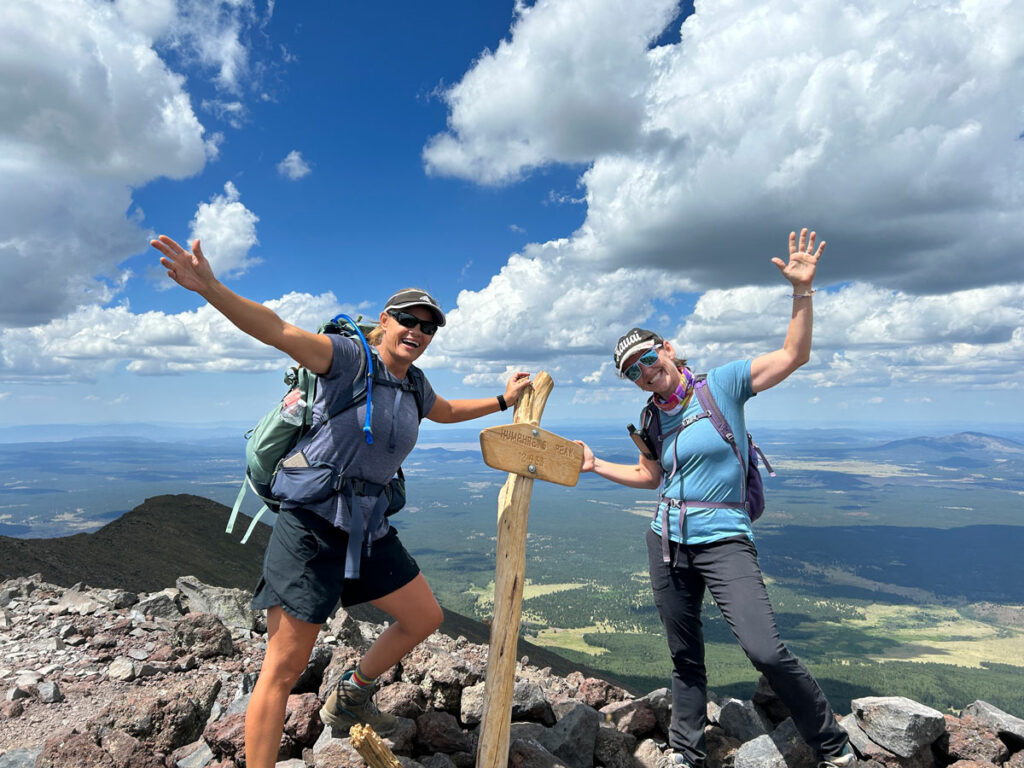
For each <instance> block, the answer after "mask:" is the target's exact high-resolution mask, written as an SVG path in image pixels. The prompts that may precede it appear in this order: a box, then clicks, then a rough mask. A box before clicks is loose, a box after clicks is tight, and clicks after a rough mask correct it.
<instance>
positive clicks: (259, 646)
mask: <svg viewBox="0 0 1024 768" xmlns="http://www.w3.org/2000/svg"><path fill="white" fill-rule="evenodd" d="M248 603H249V596H248V593H246V592H244V591H242V590H237V589H226V588H220V587H212V586H209V585H207V584H204V583H202V582H201V581H199V580H198V579H196V578H194V577H190V576H186V577H182V578H178V579H177V581H176V583H175V585H174V586H173V587H168V588H167V589H163V590H161V591H158V592H152V593H134V592H128V591H126V590H119V589H92V588H88V587H85V586H83V585H81V584H78V585H75V586H73V587H71V588H65V587H59V586H55V585H53V584H49V583H46V582H45V581H43V580H42V577H40V576H38V575H36V576H31V577H20V578H15V579H10V580H8V581H5V582H2V583H0V689H2V690H3V691H4V696H3V700H2V702H0V768H29V767H30V766H31V767H33V768H69V767H71V766H96V767H97V768H99V767H103V768H106V767H110V768H233V767H235V766H244V765H245V745H244V741H243V731H244V721H245V708H246V703H247V701H248V697H249V693H250V691H251V690H252V687H253V683H254V682H255V680H256V677H257V675H258V673H259V668H260V663H261V660H262V658H263V651H264V647H265V643H266V635H265V631H266V627H265V625H264V621H263V617H262V615H260V614H257V613H254V612H253V611H251V610H250V609H249V607H248ZM383 629H384V625H382V624H375V623H372V622H366V621H359V620H357V619H355V618H354V617H353V616H351V615H349V614H347V613H345V612H343V611H339V612H338V613H337V614H336V615H335V616H334V617H333V618H332V619H331V620H330V621H329V622H328V623H327V624H325V625H324V627H323V629H322V631H321V633H320V636H319V638H318V641H317V644H316V646H315V648H314V650H313V653H312V656H311V658H310V660H309V664H308V666H307V668H306V670H305V672H304V674H303V675H302V677H301V678H300V680H299V682H298V684H297V685H296V686H295V689H294V691H293V692H292V696H291V697H290V699H289V703H288V712H287V719H286V723H285V732H284V735H283V737H282V739H281V748H280V753H279V761H280V762H279V763H278V765H279V766H282V767H285V768H303V767H304V766H309V767H311V768H349V767H352V768H354V767H356V766H364V765H366V763H365V762H364V761H363V759H362V758H361V757H360V755H359V753H358V752H357V751H356V750H355V748H354V747H353V745H352V743H351V741H350V739H349V738H348V735H347V734H344V733H333V732H332V731H331V729H330V728H327V729H325V728H324V726H323V724H322V723H321V722H320V718H319V715H318V710H319V709H320V706H321V705H322V703H323V701H324V700H325V699H326V697H327V695H328V693H329V692H330V690H331V689H332V687H333V686H334V685H335V684H336V683H337V681H338V679H339V677H340V675H341V673H342V672H343V671H344V670H345V669H347V668H348V667H349V666H351V665H352V664H353V663H354V662H355V661H356V659H358V658H359V656H360V655H361V653H362V652H363V651H364V650H365V649H366V648H367V647H368V646H369V644H370V643H371V642H372V641H373V639H374V638H375V637H377V635H379V634H380V632H382V631H383ZM486 662H487V648H486V646H484V645H479V644H474V643H471V642H469V641H468V640H466V639H465V638H464V637H458V638H452V637H449V636H447V635H443V634H440V633H435V634H434V635H432V636H431V637H430V638H428V640H427V641H426V642H424V643H423V644H421V645H420V646H419V647H418V648H416V650H414V651H413V652H412V653H411V654H410V655H409V656H407V657H406V658H405V659H404V660H403V661H402V663H401V664H400V665H398V666H396V667H395V668H394V669H392V670H391V671H390V672H389V673H388V674H387V675H386V676H385V677H384V678H383V679H382V683H383V686H382V688H381V690H380V691H379V692H378V694H377V703H378V705H379V706H380V707H381V709H383V710H385V711H387V712H391V713H393V714H395V715H396V716H398V718H399V727H398V728H397V729H396V731H395V732H394V733H393V734H392V736H391V738H389V739H388V740H387V744H388V746H389V747H390V748H391V749H392V751H393V752H394V753H395V754H396V755H397V757H398V760H399V762H400V763H401V764H402V765H403V766H407V767H409V768H416V767H417V766H423V767H424V768H450V767H451V766H457V767H458V768H468V767H469V766H472V765H473V764H474V753H475V748H476V743H477V738H478V729H479V723H480V719H481V716H482V713H483V705H484V677H485V673H486ZM670 706H671V696H670V694H669V691H668V690H667V689H660V690H657V691H652V692H650V693H647V694H646V695H643V696H634V695H631V694H630V693H628V692H627V691H626V690H624V689H622V688H620V687H617V686H615V685H613V684H611V683H608V682H606V681H604V680H600V679H597V678H595V677H586V676H584V674H582V673H581V672H570V673H568V674H567V675H565V676H564V677H563V676H559V675H556V674H553V673H552V671H551V668H550V667H545V668H537V667H536V666H534V665H531V664H530V663H529V659H527V658H523V659H522V660H521V661H520V663H519V664H518V666H517V669H516V685H515V696H514V704H513V711H512V719H513V723H512V727H511V745H510V754H509V765H510V766H516V768H533V767H537V768H540V767H541V766H544V767H547V768H550V767H554V766H565V767H566V768H591V766H606V768H627V767H628V768H653V767H654V766H655V765H656V764H657V761H658V759H659V757H660V756H661V754H662V749H663V748H664V746H665V741H666V729H667V727H668V722H669V715H670ZM708 722H709V724H708V727H707V737H708V738H707V741H708V751H709V756H708V762H707V768H813V766H814V765H815V762H814V756H813V755H812V754H811V752H810V750H809V749H808V747H807V745H806V744H804V743H803V741H802V740H801V739H800V737H799V735H798V734H797V732H796V730H795V728H794V727H793V722H792V720H791V719H789V718H788V716H787V712H786V710H785V707H783V706H782V705H781V702H779V701H778V699H777V698H776V697H775V696H774V694H773V693H772V691H771V690H770V688H769V687H768V686H767V685H766V683H765V681H764V680H763V679H762V680H761V682H760V683H759V684H758V686H757V689H756V691H755V692H754V694H753V696H752V698H751V700H749V701H743V700H739V699H719V698H717V697H715V696H711V697H710V700H709V701H708ZM841 724H842V726H843V728H844V729H845V730H846V731H847V732H848V733H849V734H850V741H851V744H852V745H853V747H854V749H855V751H856V754H857V755H858V757H859V761H858V763H857V765H859V766H861V767H862V768H868V767H870V768H896V767H897V766H906V767H907V768H946V767H947V766H949V767H950V768H990V767H992V766H1003V767H1004V768H1024V720H1021V719H1020V718H1017V717H1014V716H1012V715H1010V714H1008V713H1006V712H1002V711H1000V710H999V709H997V708H995V707H993V706H991V705H989V704H987V703H985V702H983V701H976V702H973V703H971V704H969V705H967V706H965V708H964V710H963V713H962V716H961V717H953V716H951V715H943V714H942V713H940V712H937V711H935V710H933V709H930V708H928V707H925V706H922V705H921V704H918V703H916V702H914V701H910V700H909V699H905V698H900V697H869V698H863V699H856V700H854V701H853V702H851V712H850V713H849V714H848V715H846V716H845V717H843V718H842V721H841Z"/></svg>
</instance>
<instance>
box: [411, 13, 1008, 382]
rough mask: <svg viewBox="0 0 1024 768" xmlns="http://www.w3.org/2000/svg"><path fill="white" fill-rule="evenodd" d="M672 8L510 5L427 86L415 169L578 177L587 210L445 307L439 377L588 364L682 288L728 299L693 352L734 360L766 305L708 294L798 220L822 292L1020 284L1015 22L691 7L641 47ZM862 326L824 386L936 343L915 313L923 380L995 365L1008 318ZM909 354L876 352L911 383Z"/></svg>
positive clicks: (911, 293) (505, 178) (764, 263)
mask: <svg viewBox="0 0 1024 768" xmlns="http://www.w3.org/2000/svg"><path fill="white" fill-rule="evenodd" d="M676 11H677V7H676V5H675V4H674V3H668V2H664V1H663V0H636V2H630V3H624V2H618V1H617V0H538V2H537V3H535V4H533V5H532V6H526V5H525V4H519V5H517V11H516V17H515V20H514V23H513V25H512V28H511V31H510V35H509V37H508V39H506V40H503V41H501V42H500V44H499V45H498V47H497V48H496V49H495V50H494V51H484V52H483V54H482V55H481V56H480V57H479V59H478V60H477V61H476V62H475V63H474V64H473V66H472V67H471V68H470V69H469V71H467V72H466V74H465V75H464V76H463V78H462V79H461V81H460V82H458V83H457V84H455V85H454V86H453V87H451V88H450V89H449V90H448V91H446V93H445V98H446V100H447V103H448V106H449V118H448V130H447V131H445V132H444V133H442V134H440V135H438V136H435V137H433V138H432V139H431V140H430V141H429V142H428V143H427V145H426V147H425V149H424V153H423V154H424V162H425V165H426V168H427V170H428V172H432V173H437V174H449V175H456V176H461V177H465V178H468V179H472V180H474V181H477V182H479V183H483V184H494V183H508V182H511V181H514V180H516V179H518V178H520V177H521V176H523V175H524V174H526V173H529V172H530V171H531V170H532V169H535V168H538V167H542V166H544V165H549V164H552V163H569V164H583V165H584V166H586V168H585V170H584V171H583V173H582V175H581V178H580V182H581V185H582V188H583V189H584V194H585V200H586V204H587V215H586V219H585V221H584V223H583V225H582V226H581V227H580V228H579V230H577V231H576V232H574V233H571V234H570V235H568V236H567V237H566V238H564V239H561V240H557V241H552V242H549V243H542V244H533V245H531V246H528V247H526V248H525V249H523V251H522V252H520V253H518V254H515V255H513V256H512V257H510V259H509V261H508V264H507V265H506V266H505V267H504V268H503V269H502V270H501V271H500V273H499V274H498V275H496V276H495V277H494V278H493V279H492V280H491V282H490V283H489V284H487V285H486V286H484V287H483V288H481V289H479V290H476V291H463V292H462V293H461V294H460V295H459V299H458V309H456V310H453V312H452V313H451V317H452V323H451V325H452V328H451V332H450V333H449V334H448V336H449V337H450V340H446V341H444V351H445V353H446V354H447V355H448V356H449V357H450V358H451V359H452V360H453V361H458V360H460V359H463V358H464V357H466V356H468V357H469V358H472V359H474V360H482V359H486V358H493V359H509V356H513V357H515V356H516V355H522V356H527V355H528V356H529V359H534V360H543V359H546V358H549V357H550V356H551V355H552V354H554V353H555V352H557V351H559V350H564V349H571V350H574V351H576V352H577V353H580V354H589V353H590V352H591V351H592V350H594V349H596V348H602V349H607V348H608V347H609V346H610V344H611V343H612V341H614V339H615V338H616V337H617V335H618V334H619V333H621V332H622V330H624V329H625V328H628V327H629V326H630V325H634V324H636V323H637V322H641V321H644V320H646V319H648V318H650V317H651V316H652V314H653V313H654V312H655V309H656V307H655V304H654V302H653V301H652V299H667V298H671V297H672V296H673V295H675V294H677V293H678V292H679V291H697V292H706V291H711V292H712V293H711V294H710V295H708V296H707V297H706V301H705V304H710V303H712V302H714V301H717V300H720V299H722V298H724V297H725V296H728V297H729V300H735V301H737V302H739V303H737V304H734V305H733V307H732V309H733V310H735V313H736V317H735V320H734V319H733V317H732V315H729V316H723V317H721V318H719V319H721V320H723V321H724V322H725V323H726V325H727V326H728V328H729V329H731V330H727V329H726V328H722V327H717V328H714V329H712V328H707V329H702V330H704V331H706V333H707V336H708V341H707V342H705V343H706V344H708V345H710V344H712V343H718V344H721V345H723V349H724V347H725V346H726V345H729V346H730V348H735V347H736V345H737V344H738V343H739V342H740V341H741V340H742V339H744V338H746V339H748V340H749V343H750V346H751V347H753V346H754V342H755V341H756V340H758V339H756V338H755V337H757V336H758V335H759V334H758V332H757V331H756V330H755V331H753V332H752V331H751V327H752V326H754V325H756V324H754V323H751V322H750V314H749V313H750V312H756V311H758V304H757V301H762V300H764V297H765V296H766V295H767V294H760V293H757V292H756V291H755V292H752V293H749V294H742V293H741V294H734V293H728V294H721V293H719V294H715V293H714V292H715V291H719V292H721V291H727V290H728V289H730V288H731V287H732V286H755V285H758V286H779V285H780V282H781V278H780V277H779V274H778V272H777V271H776V270H775V268H774V267H772V266H771V264H770V263H769V262H768V259H769V258H770V257H771V256H775V255H782V253H781V252H784V244H785V236H786V234H787V233H788V232H789V230H790V229H795V228H799V227H801V226H809V227H812V228H815V229H817V230H818V232H819V233H820V234H821V235H822V236H823V237H824V238H825V239H826V240H827V241H828V242H829V247H828V249H827V251H826V256H825V259H824V260H823V262H822V265H821V269H820V276H819V287H820V286H821V285H825V284H829V283H832V284H843V283H857V284H858V285H861V286H862V287H860V288H857V289H856V291H865V290H876V291H878V292H879V294H878V295H879V296H880V297H882V298H883V300H885V301H888V300H889V297H891V296H892V295H894V294H893V293H892V292H894V291H895V292H896V294H895V295H898V296H900V297H904V298H903V299H901V301H903V300H905V301H906V302H909V303H912V302H913V301H915V299H914V297H915V296H919V297H932V300H933V302H934V304H935V305H936V306H938V305H941V304H942V303H943V302H945V301H947V300H948V296H947V295H948V294H955V295H959V292H960V291H962V290H963V289H970V288H972V287H981V286H1000V285H1004V286H1011V287H1010V288H1009V290H1012V291H1016V290H1018V287H1019V285H1020V284H1021V282H1022V281H1024V260H1022V259H1021V253H1022V252H1024V229H1022V228H1021V227H1020V226H1019V222H1020V221H1021V220H1022V214H1024V140H1022V139H1021V138H1020V137H1021V135H1022V133H1024V111H1022V102H1021V98H1020V94H1021V93H1024V5H1021V4H1020V3H1015V2H1011V0H992V2H985V3H977V2H973V0H960V1H954V2H946V3H941V4H938V3H916V2H912V0H867V2H864V3H859V4H855V5H850V4H848V3H843V2H839V0H808V1H807V2H799V3H797V2H795V0H781V1H780V2H774V3H770V4H765V3H762V2H755V1H754V0H738V1H732V2H725V1H724V0H705V1H704V2H697V3H696V12H695V13H694V14H693V15H691V16H690V17H688V18H687V19H686V20H685V21H684V22H683V24H682V25H681V39H680V41H679V42H678V43H674V44H668V45H661V46H654V45H653V42H654V40H655V39H657V38H658V36H659V35H660V34H661V33H662V31H663V29H664V27H665V25H666V24H667V23H668V22H669V20H670V19H671V18H672V17H673V14H674V13H675V12H676ZM641 276H642V277H641ZM1014 286H1017V287H1014ZM784 288H785V283H781V287H780V288H778V289H775V288H771V289H766V290H769V292H771V291H775V293H778V294H781V293H782V292H783V290H784ZM751 290H753V289H751ZM856 291H855V292H856ZM839 295H840V296H842V295H845V292H841V293H840V294H839ZM716 297H717V298H716ZM748 299H749V300H750V301H753V302H754V305H751V304H749V303H744V302H746V301H747V300H748ZM783 303H784V302H783ZM819 303H822V302H819ZM929 306H931V305H929ZM999 308H1000V311H1002V312H1010V310H1011V305H1010V304H1006V303H1000V305H999ZM700 311H707V310H706V307H705V308H704V309H702V310H700ZM723 313H724V310H723ZM1011 314H1012V313H1011ZM863 320H864V324H863V325H862V326H861V327H860V328H859V329H854V330H852V331H851V332H850V333H849V334H848V337H847V338H846V339H845V342H846V343H847V344H848V345H849V346H848V347H847V348H844V350H841V351H837V352H836V354H837V355H839V357H838V358H837V359H836V360H835V361H834V362H833V363H831V364H830V368H831V369H832V370H833V372H834V373H835V375H836V377H837V378H840V379H843V380H851V379H852V376H853V374H852V373H851V374H850V375H848V376H843V375H841V373H842V371H843V369H844V367H847V366H848V367H849V368H850V370H851V371H853V370H855V369H856V365H857V364H860V363H862V362H864V361H863V360H861V359H860V358H858V357H857V356H859V355H873V354H875V352H874V350H873V347H874V345H875V344H879V343H880V344H881V346H882V347H887V343H886V340H887V339H888V338H893V337H895V338H901V337H905V336H906V335H907V334H917V335H918V336H922V337H925V336H930V337H934V336H935V335H936V334H935V333H934V332H932V330H931V329H925V330H922V329H921V326H922V324H923V323H924V322H926V321H931V320H934V321H935V322H937V323H938V329H939V330H940V331H942V332H943V333H947V335H949V338H950V340H949V342H948V344H947V342H945V341H940V345H943V344H946V346H943V347H942V355H940V356H942V357H944V362H943V363H942V364H941V365H942V366H943V370H950V369H951V368H952V367H953V366H955V365H957V363H956V360H957V359H958V358H957V356H958V355H961V354H966V353H967V352H966V350H968V349H969V350H970V353H972V354H973V353H980V352H981V350H994V349H996V348H998V345H1000V344H1009V345H1010V347H1009V349H1008V350H1006V351H1008V352H1010V353H1012V352H1013V350H1014V349H1015V347H1014V342H1013V340H1012V338H1010V337H1008V336H1007V335H1006V334H1007V333H1008V327H1007V326H1004V325H1000V329H999V331H998V333H995V332H994V331H992V330H986V329H985V328H984V327H976V325H977V324H975V325H971V324H970V323H968V324H967V325H964V326H963V327H961V326H960V325H958V324H962V323H963V322H964V321H962V320H955V321H954V320H950V318H948V317H946V316H943V315H941V314H940V313H932V312H928V313H927V314H926V315H922V316H913V315H912V314H905V315H904V314H900V313H897V312H896V310H895V309H892V308H890V309H889V310H878V312H877V314H876V315H875V316H871V315H869V316H867V317H864V318H863ZM694 322H695V323H699V322H700V316H699V314H698V316H697V317H696V318H695V319H694ZM951 324H952V326H955V327H956V328H960V330H959V331H957V330H955V328H953V327H951ZM741 326H742V327H743V334H746V335H740V333H739V329H740V327H741ZM981 326H984V322H982V323H981ZM784 327H785V322H784V320H783V323H782V325H778V324H776V325H772V326H770V330H771V333H772V334H778V336H777V337H776V338H778V337H780V336H781V334H782V332H783V331H784ZM1020 327H1021V326H1020V324H1019V320H1018V325H1017V326H1016V328H1018V329H1019V328H1020ZM456 330H458V333H456ZM885 333H888V334H890V335H889V336H888V337H886V336H879V334H885ZM986 333H987V334H988V335H986ZM993 333H995V336H998V337H999V340H993V338H994V337H993ZM938 335H939V336H940V337H941V338H943V339H944V338H946V337H944V336H942V334H938ZM953 335H956V336H958V337H959V339H960V340H959V341H957V342H953V341H952V336H953ZM930 340H931V341H934V340H935V339H934V338H931V339H930ZM764 341H767V339H765V340H764ZM773 343H777V342H773ZM958 344H959V345H969V346H968V347H963V346H957V345H958ZM773 348H774V347H773ZM761 349H762V350H763V349H764V347H761ZM913 349H915V350H916V352H915V353H914V355H911V354H910V353H907V354H897V353H896V352H895V351H894V352H893V355H896V357H894V358H891V359H890V358H886V360H887V361H888V362H887V363H886V365H887V366H893V370H892V375H893V376H895V377H900V376H915V375H916V374H914V373H904V372H901V371H900V370H896V367H897V366H895V363H894V362H893V361H894V360H895V359H897V358H900V359H903V360H904V361H905V365H906V369H905V370H906V371H907V372H913V371H916V370H921V369H922V367H924V366H926V362H925V361H926V359H927V358H928V357H929V355H928V354H927V352H928V350H927V348H926V346H924V345H922V346H920V347H916V346H915V347H913ZM708 350H709V351H714V348H712V347H710V346H709V347H708ZM946 353H949V354H951V355H952V357H947V356H946ZM851 355H852V356H853V357H851ZM915 355H916V357H915ZM453 364H454V365H459V364H460V363H458V362H453ZM461 365H463V366H468V365H469V364H468V363H465V362H463V363H461ZM588 365H589V367H588V368H587V370H586V373H587V374H590V373H592V372H593V369H594V364H593V361H590V362H588ZM1004 370H1005V369H1004ZM861 375H863V373H862V371H861ZM820 383H822V384H824V383H825V381H824V380H822V381H821V382H820Z"/></svg>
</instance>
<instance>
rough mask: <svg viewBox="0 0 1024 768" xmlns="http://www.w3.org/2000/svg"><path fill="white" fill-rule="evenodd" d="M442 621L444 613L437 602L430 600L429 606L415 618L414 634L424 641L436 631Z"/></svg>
mask: <svg viewBox="0 0 1024 768" xmlns="http://www.w3.org/2000/svg"><path fill="white" fill-rule="evenodd" d="M442 621H444V611H442V610H441V606H440V605H438V602H437V600H432V601H431V604H430V605H428V606H426V607H425V608H424V610H423V613H422V614H421V615H420V616H418V617H417V622H416V634H418V635H419V636H420V639H426V638H427V637H429V636H430V635H431V634H433V633H434V632H435V631H437V629H438V627H440V626H441V622H442Z"/></svg>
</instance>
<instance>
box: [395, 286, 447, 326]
mask: <svg viewBox="0 0 1024 768" xmlns="http://www.w3.org/2000/svg"><path fill="white" fill-rule="evenodd" d="M409 307H426V308H427V309H429V310H430V311H431V313H432V314H433V315H434V320H435V321H436V322H437V324H438V325H444V312H442V311H441V305H440V304H438V303H437V299H435V298H434V297H433V296H431V295H430V294H429V293H427V292H426V291H424V290H423V289H422V288H403V289H402V290H400V291H399V292H398V293H396V294H395V295H394V296H392V297H391V298H390V299H388V302H387V304H385V305H384V311H385V312H387V311H388V310H391V309H408V308H409Z"/></svg>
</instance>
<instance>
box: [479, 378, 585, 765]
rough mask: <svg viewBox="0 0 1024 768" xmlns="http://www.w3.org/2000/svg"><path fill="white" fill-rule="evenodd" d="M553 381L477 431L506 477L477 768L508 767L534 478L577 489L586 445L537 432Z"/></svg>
mask: <svg viewBox="0 0 1024 768" xmlns="http://www.w3.org/2000/svg"><path fill="white" fill-rule="evenodd" d="M552 387H554V382H553V381H552V380H551V377H550V376H549V375H548V374H547V373H546V372H545V371H541V372H540V373H538V374H537V376H536V377H534V380H533V387H532V389H528V390H526V392H525V393H524V394H523V396H522V398H521V399H520V401H519V403H518V405H516V409H515V413H514V416H513V419H512V421H513V423H512V424H510V425H507V426H502V427H491V428H489V429H485V430H484V431H483V432H481V433H480V450H481V451H482V452H483V455H484V462H485V463H486V464H487V465H488V466H489V467H494V468H495V469H501V470H505V471H506V472H509V473H510V474H509V476H508V480H507V481H506V482H505V485H504V486H503V487H502V489H501V493H500V494H499V495H498V552H497V561H496V563H495V568H494V616H493V617H492V619H491V643H490V649H489V652H488V656H487V684H486V690H485V696H484V711H483V717H482V719H481V722H480V745H479V748H478V749H477V758H476V765H477V768H506V766H507V765H508V747H509V729H510V726H511V720H512V692H513V689H514V687H515V673H516V641H517V639H518V638H519V620H520V611H521V609H522V604H523V581H524V579H525V574H526V523H527V521H528V519H529V517H530V495H531V493H532V492H533V481H534V479H540V480H547V481H548V482H553V483H559V484H560V485H576V481H577V480H578V479H579V475H580V467H582V466H583V448H582V447H580V446H579V445H576V443H573V442H572V441H570V440H566V439H565V438H564V437H559V436H558V435H555V434H552V433H551V432H546V431H545V430H543V429H541V428H540V426H539V425H540V417H541V414H543V413H544V405H545V404H546V403H547V401H548V395H550V394H551V389H552Z"/></svg>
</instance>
